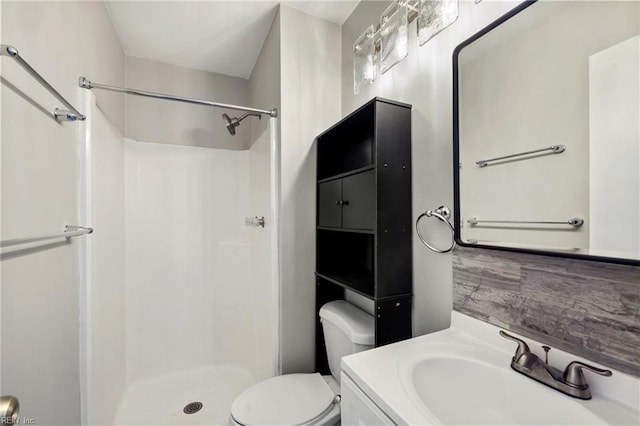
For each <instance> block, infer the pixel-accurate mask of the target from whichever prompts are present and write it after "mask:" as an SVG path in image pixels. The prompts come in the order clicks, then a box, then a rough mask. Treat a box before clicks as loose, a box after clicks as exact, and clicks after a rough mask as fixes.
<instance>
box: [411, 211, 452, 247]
mask: <svg viewBox="0 0 640 426" xmlns="http://www.w3.org/2000/svg"><path fill="white" fill-rule="evenodd" d="M423 217H435V218H436V219H438V220H440V221H442V222H444V223H446V224H447V226H448V227H449V230H450V231H451V245H450V246H449V248H446V249H438V248H436V247H433V246H432V245H431V244H429V243H428V242H426V241H425V239H424V237H423V236H422V234H421V233H420V226H419V225H420V220H421V219H422V218H423ZM450 217H451V211H450V210H449V208H448V207H445V206H440V207H438V208H437V209H435V210H427V211H426V212H424V213H422V214H421V215H420V216H418V218H417V219H416V233H417V234H418V238H420V241H422V244H424V245H425V246H426V247H427V248H428V249H430V250H433V251H435V252H436V253H448V252H450V251H451V250H453V248H454V247H455V246H456V239H455V230H454V229H453V225H451V222H449V218H450Z"/></svg>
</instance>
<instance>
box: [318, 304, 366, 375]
mask: <svg viewBox="0 0 640 426" xmlns="http://www.w3.org/2000/svg"><path fill="white" fill-rule="evenodd" d="M320 322H321V323H322V330H323V332H324V343H325V346H326V348H327V359H328V360H329V368H330V369H331V375H332V376H333V377H334V379H336V381H337V382H338V383H340V360H341V359H342V357H343V356H347V355H351V354H355V353H357V352H362V351H366V350H367V349H371V348H373V346H374V320H373V316H371V315H369V314H368V313H366V312H365V311H363V310H362V309H359V308H357V307H355V306H354V305H352V304H350V303H347V302H345V301H344V300H335V301H333V302H329V303H327V304H325V305H323V306H322V307H321V308H320Z"/></svg>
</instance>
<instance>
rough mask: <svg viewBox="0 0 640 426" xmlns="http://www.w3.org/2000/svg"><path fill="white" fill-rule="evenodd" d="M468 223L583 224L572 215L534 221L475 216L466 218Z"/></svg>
mask: <svg viewBox="0 0 640 426" xmlns="http://www.w3.org/2000/svg"><path fill="white" fill-rule="evenodd" d="M467 223H468V224H469V225H472V226H473V225H479V224H481V223H505V224H520V225H523V224H524V225H526V224H529V225H571V226H573V227H574V228H579V227H581V226H582V225H583V224H584V220H583V219H581V218H579V217H572V218H571V219H569V220H563V221H536V220H480V219H478V218H477V217H472V218H469V219H468V220H467Z"/></svg>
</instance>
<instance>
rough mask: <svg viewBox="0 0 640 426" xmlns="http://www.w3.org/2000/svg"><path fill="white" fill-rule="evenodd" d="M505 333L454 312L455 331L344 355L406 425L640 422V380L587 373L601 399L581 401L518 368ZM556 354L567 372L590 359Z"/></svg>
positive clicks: (350, 372) (553, 360)
mask: <svg viewBox="0 0 640 426" xmlns="http://www.w3.org/2000/svg"><path fill="white" fill-rule="evenodd" d="M498 331H499V328H497V327H494V326H492V325H490V324H487V323H483V322H481V321H478V320H475V319H473V318H470V317H467V316H465V315H462V314H459V313H456V312H454V313H453V314H452V326H451V328H449V329H447V330H444V331H441V332H438V333H433V334H430V335H426V336H420V337H416V338H413V339H410V340H406V341H403V342H399V343H395V344H393V345H388V346H383V347H380V348H376V349H373V350H370V351H365V352H361V353H358V354H355V355H350V356H348V357H344V358H343V359H342V370H343V372H344V373H345V374H346V375H347V376H348V377H349V378H350V379H351V380H352V381H353V382H354V383H355V384H356V385H357V386H358V387H359V388H360V389H361V390H362V391H363V392H364V393H365V394H366V395H367V396H368V397H369V398H370V399H371V400H372V401H373V403H374V404H375V405H376V406H377V407H379V408H380V409H381V410H382V411H383V412H384V413H385V414H386V415H387V417H388V418H390V419H391V420H392V421H393V422H394V423H395V424H398V425H403V424H409V425H414V424H420V425H496V426H497V425H505V426H506V425H509V426H512V425H581V426H584V425H594V426H595V425H598V426H599V425H633V426H638V425H640V407H639V404H640V380H638V378H637V377H632V376H629V375H627V374H624V373H621V372H619V371H615V370H613V375H612V376H611V377H601V376H597V375H595V374H591V373H587V374H586V376H587V380H588V382H589V385H590V388H591V393H592V395H593V398H592V399H591V400H588V401H585V400H581V399H577V398H573V397H570V396H568V395H565V394H563V393H561V392H558V391H557V390H555V389H552V388H550V387H548V386H546V385H544V384H541V383H538V382H536V381H535V380H533V379H531V378H529V377H525V376H524V375H522V374H520V373H517V372H516V371H514V370H512V369H511V367H510V363H511V357H512V356H513V354H514V352H515V344H514V343H513V342H511V341H508V340H506V339H503V338H502V337H500V336H499V335H498ZM525 340H526V341H527V342H528V343H529V346H530V347H531V349H532V350H533V351H534V352H537V354H538V356H541V357H542V356H543V355H542V353H541V352H542V350H541V349H540V346H541V343H540V342H535V341H534V340H532V339H526V338H525ZM549 358H550V364H551V365H553V366H555V367H557V368H559V369H563V368H564V367H565V366H566V365H567V364H568V363H569V362H570V361H573V360H576V359H578V360H582V361H586V360H584V359H580V358H579V357H576V356H575V355H572V354H569V353H567V352H563V351H560V350H557V349H552V350H551V352H550V353H549ZM589 363H591V364H593V363H592V362H589ZM603 367H604V366H603Z"/></svg>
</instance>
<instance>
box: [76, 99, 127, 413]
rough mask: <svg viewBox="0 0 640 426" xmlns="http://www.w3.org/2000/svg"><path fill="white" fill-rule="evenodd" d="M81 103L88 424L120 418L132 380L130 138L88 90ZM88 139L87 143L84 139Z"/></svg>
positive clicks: (82, 301)
mask: <svg viewBox="0 0 640 426" xmlns="http://www.w3.org/2000/svg"><path fill="white" fill-rule="evenodd" d="M82 95H83V96H82V98H83V99H82V100H83V102H82V103H81V105H82V107H83V111H84V112H85V114H86V116H87V120H86V121H85V122H84V123H82V128H83V133H84V135H83V139H81V148H80V162H79V164H80V205H81V209H80V210H81V213H80V217H81V218H82V223H87V224H90V225H91V226H92V227H94V229H95V232H94V233H93V234H91V235H90V237H89V238H85V239H83V240H82V241H81V247H83V248H84V250H85V251H84V253H82V254H81V256H80V259H81V265H82V266H81V275H80V277H81V281H82V282H83V283H84V286H83V287H82V289H81V292H80V293H81V297H80V304H81V309H80V322H81V326H80V327H81V339H80V344H81V355H80V357H81V364H80V365H81V367H80V368H81V371H80V376H81V380H82V399H83V401H82V402H83V404H84V409H83V424H93V425H109V424H113V422H114V420H115V418H114V417H115V413H116V412H117V410H118V406H119V404H120V400H121V398H122V395H123V393H124V390H125V385H126V359H125V353H126V352H125V343H126V340H125V339H126V335H125V309H124V308H125V305H124V303H125V300H124V297H125V287H124V249H125V247H124V188H125V185H124V137H123V136H122V135H121V134H120V132H118V130H117V129H116V128H114V127H113V126H112V125H111V123H110V122H109V121H108V120H107V118H106V117H105V115H104V114H103V113H102V111H101V110H100V109H98V108H97V106H96V104H95V97H94V94H93V93H92V92H90V91H85V92H83V94H82ZM83 142H84V143H83Z"/></svg>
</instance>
